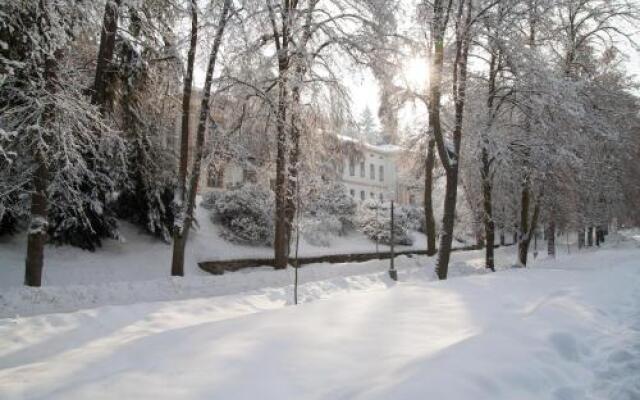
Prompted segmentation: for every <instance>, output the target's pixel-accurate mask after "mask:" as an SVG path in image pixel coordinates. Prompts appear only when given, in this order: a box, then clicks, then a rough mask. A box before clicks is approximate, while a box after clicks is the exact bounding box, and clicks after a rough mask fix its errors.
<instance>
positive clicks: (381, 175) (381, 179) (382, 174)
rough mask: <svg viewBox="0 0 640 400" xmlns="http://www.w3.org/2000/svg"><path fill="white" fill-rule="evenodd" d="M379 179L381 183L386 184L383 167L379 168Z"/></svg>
mask: <svg viewBox="0 0 640 400" xmlns="http://www.w3.org/2000/svg"><path fill="white" fill-rule="evenodd" d="M378 177H379V178H380V182H384V167H383V166H382V165H381V166H380V168H378Z"/></svg>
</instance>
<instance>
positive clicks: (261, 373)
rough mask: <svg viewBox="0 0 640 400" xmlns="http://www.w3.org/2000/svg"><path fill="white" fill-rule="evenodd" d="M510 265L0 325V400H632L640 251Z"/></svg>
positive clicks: (371, 273)
mask: <svg viewBox="0 0 640 400" xmlns="http://www.w3.org/2000/svg"><path fill="white" fill-rule="evenodd" d="M508 251H509V249H502V250H500V252H499V255H498V260H501V261H500V263H501V266H502V267H503V268H502V270H501V271H500V272H497V273H495V274H493V273H484V271H482V269H481V268H480V267H481V265H482V262H481V259H482V258H481V257H482V252H465V253H457V254H455V256H454V257H455V258H454V263H453V265H452V266H451V272H452V274H453V275H454V276H455V275H467V274H471V273H474V272H478V274H475V275H469V276H462V277H461V276H458V277H455V278H454V279H450V280H448V281H446V282H434V281H433V268H432V263H431V261H430V260H427V259H425V258H413V259H408V258H402V259H401V260H399V262H398V265H399V270H400V280H399V282H398V283H393V282H391V281H390V280H389V279H388V277H387V275H386V273H385V272H384V271H385V269H386V267H387V264H386V263H384V262H379V261H375V262H369V263H361V264H343V265H334V266H328V265H318V266H310V267H305V268H302V269H301V270H300V274H301V278H302V279H303V284H302V285H301V288H300V292H301V299H302V301H303V304H302V305H299V306H291V295H292V293H291V286H290V282H291V275H290V274H291V271H290V270H289V271H278V272H274V271H269V270H259V269H257V270H253V271H246V272H240V273H234V274H227V275H223V276H221V277H208V278H207V279H206V280H202V281H201V282H202V284H201V285H200V286H198V285H195V283H194V282H195V280H196V279H195V277H194V278H192V279H190V278H187V279H185V280H183V281H181V283H180V284H175V285H174V287H173V288H172V289H168V288H167V290H169V291H170V295H169V296H177V297H178V298H180V295H181V294H185V292H186V295H185V296H186V297H192V295H201V296H211V295H213V294H215V295H216V296H214V297H200V298H191V299H186V300H173V301H155V302H137V303H134V304H127V305H109V306H98V307H96V308H92V309H85V310H81V311H76V312H72V313H64V314H60V313H58V314H44V315H37V316H31V317H11V318H4V319H0V398H2V399H5V398H6V399H45V398H46V399H65V400H66V399H87V398H91V399H103V398H104V399H112V398H136V399H145V398H153V399H154V400H157V399H165V398H166V399H175V398H181V399H256V398H260V399H272V398H273V399H374V398H375V399H472V398H476V399H484V398H491V399H563V400H567V399H620V400H625V399H637V398H640V290H638V288H640V261H639V260H640V249H639V248H638V247H637V244H635V243H633V242H626V243H622V244H620V245H619V246H612V247H609V248H607V249H602V250H597V251H591V250H589V251H583V252H581V253H580V254H576V253H575V251H574V252H573V254H571V255H562V256H560V257H559V258H558V260H556V261H553V260H546V259H543V258H542V257H538V259H537V260H536V262H535V263H533V264H534V266H533V267H532V268H528V269H506V268H505V267H506V266H507V265H508V264H509V262H512V261H513V260H512V256H513V254H508ZM216 279H220V281H217V282H216ZM254 281H258V283H254ZM153 282H156V281H150V282H147V283H146V284H147V285H150V286H149V287H147V288H146V289H145V287H144V286H137V285H140V284H142V283H141V282H138V283H132V288H136V289H135V290H137V291H138V294H139V296H141V297H140V300H142V301H148V300H150V299H147V298H146V297H145V296H146V295H145V294H144V292H145V291H147V290H151V289H150V287H156V286H155V285H156V284H157V282H156V284H154V283H153ZM234 282H235V283H234ZM278 283H279V284H281V286H276V284H278ZM283 283H284V284H285V285H284V286H282V284H283ZM252 285H255V286H252ZM265 285H266V286H265ZM210 287H212V288H217V289H210ZM195 288H199V289H195ZM91 289H95V290H97V291H98V292H99V291H100V290H102V289H101V288H87V290H86V293H87V296H90V294H89V293H90V291H91ZM246 289H251V290H249V291H244V290H246ZM60 290H62V289H60ZM118 290H120V289H118ZM154 290H155V289H154ZM181 290H184V292H181ZM190 290H194V291H195V292H197V291H198V290H202V292H200V293H189V291H190ZM208 290H211V292H209V291H208ZM216 290H218V291H217V292H216ZM40 292H41V293H46V288H44V290H41V291H40ZM63 297H64V296H63ZM72 298H73V299H77V297H73V296H72ZM317 299H323V300H322V301H313V300H317ZM32 300H33V299H25V300H24V301H23V305H24V304H33V303H32ZM129 300H131V301H135V300H136V299H129ZM155 300H157V299H155ZM63 303H64V302H63ZM107 303H108V302H107ZM14 304H16V305H18V306H19V304H20V302H19V301H17V302H16V303H14ZM99 304H100V302H99V301H98V302H97V303H96V304H94V306H95V305H99ZM63 305H64V304H63ZM58 306H60V305H58ZM71 308H73V307H71ZM42 311H43V310H40V311H39V312H42ZM44 311H46V310H44ZM33 313H35V314H37V313H38V311H37V310H36V311H35V312H33ZM26 314H29V312H26Z"/></svg>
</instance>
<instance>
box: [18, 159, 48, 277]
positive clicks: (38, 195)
mask: <svg viewBox="0 0 640 400" xmlns="http://www.w3.org/2000/svg"><path fill="white" fill-rule="evenodd" d="M34 158H35V162H36V165H37V168H36V171H35V174H34V176H33V193H32V194H31V222H30V223H29V233H28V235H27V257H26V262H25V276H24V284H25V285H27V286H36V287H39V286H40V285H42V268H43V265H44V245H45V243H46V240H47V225H48V215H47V214H48V213H47V211H48V201H47V187H48V185H49V179H48V171H47V165H46V162H45V160H44V156H43V155H42V154H41V152H40V151H39V150H36V154H35V157H34Z"/></svg>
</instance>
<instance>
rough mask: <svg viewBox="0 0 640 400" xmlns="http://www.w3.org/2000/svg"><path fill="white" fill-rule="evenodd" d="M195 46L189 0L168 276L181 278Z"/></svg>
mask: <svg viewBox="0 0 640 400" xmlns="http://www.w3.org/2000/svg"><path fill="white" fill-rule="evenodd" d="M197 46H198V9H197V4H196V0H191V40H190V42H189V53H188V55H187V71H186V75H185V77H184V86H183V89H182V124H181V127H180V129H181V137H180V164H179V168H178V187H177V190H176V193H175V200H176V201H175V207H176V209H177V213H176V214H178V215H177V218H175V222H174V227H173V257H172V259H171V275H172V276H184V251H185V248H186V240H187V238H186V235H184V224H185V216H184V210H185V200H186V191H187V165H188V164H189V121H190V117H191V91H192V86H193V68H194V64H195V58H196V48H197Z"/></svg>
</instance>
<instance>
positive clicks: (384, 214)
mask: <svg viewBox="0 0 640 400" xmlns="http://www.w3.org/2000/svg"><path fill="white" fill-rule="evenodd" d="M356 224H357V228H358V230H360V231H361V232H362V233H364V234H365V235H366V236H367V237H368V238H369V239H371V240H376V239H377V240H378V241H379V242H380V243H383V244H391V205H390V203H380V202H377V201H375V200H366V201H364V202H363V203H362V204H361V205H360V207H359V208H358V213H357V216H356ZM408 225H409V223H408V217H407V213H406V211H405V210H403V208H402V207H398V208H395V209H394V229H393V235H394V244H401V245H411V244H413V239H412V238H411V236H410V235H409V226H408Z"/></svg>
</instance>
